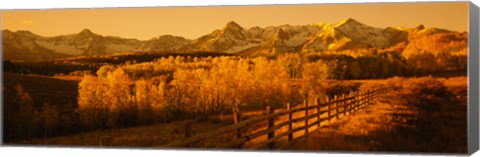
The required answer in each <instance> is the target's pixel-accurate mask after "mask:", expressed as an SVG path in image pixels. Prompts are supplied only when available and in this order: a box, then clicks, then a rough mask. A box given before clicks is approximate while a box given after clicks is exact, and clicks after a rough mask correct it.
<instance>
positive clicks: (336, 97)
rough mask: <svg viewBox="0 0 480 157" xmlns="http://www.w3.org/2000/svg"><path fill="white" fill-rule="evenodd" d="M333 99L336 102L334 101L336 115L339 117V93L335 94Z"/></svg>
mask: <svg viewBox="0 0 480 157" xmlns="http://www.w3.org/2000/svg"><path fill="white" fill-rule="evenodd" d="M333 101H334V102H335V103H334V104H335V117H337V119H338V115H339V114H338V107H339V106H338V104H339V103H338V96H337V95H335V96H333Z"/></svg>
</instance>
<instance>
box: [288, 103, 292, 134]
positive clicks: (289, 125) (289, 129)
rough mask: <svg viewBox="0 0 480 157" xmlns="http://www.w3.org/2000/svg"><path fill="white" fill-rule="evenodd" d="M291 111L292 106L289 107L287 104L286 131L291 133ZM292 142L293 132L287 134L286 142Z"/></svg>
mask: <svg viewBox="0 0 480 157" xmlns="http://www.w3.org/2000/svg"><path fill="white" fill-rule="evenodd" d="M291 110H292V106H290V103H288V102H287V111H288V112H289V113H288V122H289V123H288V131H289V132H290V131H292V130H293V124H292V115H293V114H292V112H290V111H291ZM292 141H293V132H290V133H289V134H288V142H292Z"/></svg>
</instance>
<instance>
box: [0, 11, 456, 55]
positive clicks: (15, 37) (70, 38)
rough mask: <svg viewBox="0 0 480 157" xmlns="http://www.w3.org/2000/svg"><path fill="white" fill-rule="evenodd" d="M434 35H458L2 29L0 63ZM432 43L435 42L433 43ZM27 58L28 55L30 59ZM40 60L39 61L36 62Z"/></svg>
mask: <svg viewBox="0 0 480 157" xmlns="http://www.w3.org/2000/svg"><path fill="white" fill-rule="evenodd" d="M439 33H459V32H455V31H450V30H446V29H440V28H435V27H429V28H426V27H425V26H423V25H419V26H417V27H415V28H404V27H386V28H377V27H372V26H368V25H366V24H363V23H361V22H359V21H357V20H355V19H353V18H347V19H344V20H342V21H340V22H339V23H336V24H329V23H324V22H321V23H312V24H307V25H296V26H292V25H288V24H285V25H279V26H268V27H263V28H262V27H258V26H254V27H251V28H248V29H247V28H244V27H242V26H241V25H240V24H238V23H236V22H235V21H229V22H227V23H226V24H225V25H224V27H222V28H220V29H216V30H213V31H212V32H211V33H209V34H205V35H203V36H201V37H199V38H196V39H187V38H184V37H181V36H174V35H168V34H167V35H160V36H157V37H153V38H151V39H149V40H138V39H134V38H122V37H116V36H103V35H100V34H96V33H94V32H93V31H91V30H90V29H87V28H85V29H83V30H81V31H80V32H78V33H74V34H68V35H59V36H52V37H44V36H41V35H37V34H35V33H32V32H30V31H26V30H18V31H15V32H13V31H10V30H8V29H4V30H2V37H3V40H2V44H3V47H4V48H3V51H4V58H5V59H10V60H42V59H51V58H59V57H64V56H93V55H104V54H113V53H119V52H138V51H155V52H166V51H168V52H175V51H178V52H186V51H191V52H197V51H202V52H223V53H230V54H240V55H249V56H262V55H267V56H271V55H278V54H282V53H287V52H297V53H302V52H325V51H343V50H350V49H369V48H379V49H384V48H388V47H392V46H394V45H396V44H399V43H403V42H405V43H409V42H410V41H413V40H416V39H419V38H422V37H425V36H431V35H434V34H439ZM436 41H437V40H436ZM28 54H31V55H33V57H32V56H30V57H25V56H28ZM36 55H37V56H41V57H36Z"/></svg>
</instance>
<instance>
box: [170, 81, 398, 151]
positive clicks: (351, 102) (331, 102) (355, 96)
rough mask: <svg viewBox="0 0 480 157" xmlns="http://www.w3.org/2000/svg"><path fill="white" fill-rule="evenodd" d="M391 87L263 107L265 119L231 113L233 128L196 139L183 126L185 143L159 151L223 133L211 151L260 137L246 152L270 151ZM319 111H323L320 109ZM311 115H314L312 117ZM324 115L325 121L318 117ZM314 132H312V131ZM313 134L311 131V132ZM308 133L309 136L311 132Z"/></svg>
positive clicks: (365, 102)
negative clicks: (296, 105) (260, 126)
mask: <svg viewBox="0 0 480 157" xmlns="http://www.w3.org/2000/svg"><path fill="white" fill-rule="evenodd" d="M395 89H396V88H395V87H385V88H378V89H371V90H366V91H359V92H352V93H350V94H348V95H345V94H343V95H340V96H337V95H335V96H334V97H333V99H330V98H328V97H326V102H325V103H320V100H319V99H318V98H317V99H315V101H314V103H313V105H309V102H308V101H307V100H304V103H303V106H301V107H299V108H293V107H292V106H291V105H290V104H289V103H287V104H286V109H285V110H281V111H279V112H274V110H273V109H272V108H271V107H270V106H267V107H266V112H265V113H266V115H262V116H258V117H253V118H250V119H246V120H243V121H241V118H240V113H237V112H234V113H233V119H234V124H232V125H229V126H225V127H222V128H219V129H217V130H214V131H210V132H206V133H202V134H199V135H196V136H191V133H190V131H191V130H190V126H189V125H186V129H185V130H186V132H185V136H186V139H184V140H182V141H177V142H173V143H169V144H166V145H163V146H161V147H163V148H169V147H191V146H192V145H194V144H196V143H199V142H201V141H205V140H208V139H215V138H218V137H219V136H220V135H225V134H227V133H233V135H234V136H233V137H232V139H231V140H228V141H227V142H224V143H220V144H216V145H215V146H213V147H214V148H244V144H245V143H246V142H249V141H251V140H253V139H256V138H258V137H261V136H265V135H266V136H267V138H266V140H265V141H261V142H260V143H257V144H254V145H253V146H249V147H246V148H251V149H259V148H268V149H274V148H275V145H274V144H275V142H276V141H278V140H279V139H281V138H283V137H287V138H286V140H287V141H288V142H292V141H293V140H294V139H298V138H303V137H306V136H308V135H309V129H310V128H311V127H314V126H317V128H316V129H318V128H320V123H321V122H325V121H331V120H332V119H334V118H335V119H339V118H340V116H342V117H343V116H347V115H348V114H351V113H354V112H356V111H358V110H360V109H362V108H364V107H366V106H368V105H370V104H372V103H373V101H374V100H375V98H376V97H377V96H378V95H379V94H384V93H387V92H389V91H392V90H395ZM322 108H326V109H323V110H322ZM299 112H304V113H305V116H303V117H296V118H294V114H295V113H299ZM312 112H314V113H312ZM322 115H326V117H325V116H324V117H322ZM281 116H286V119H287V120H286V121H280V122H277V124H275V119H278V118H279V117H281ZM265 122H266V123H267V127H266V128H265V129H258V130H256V131H254V132H253V133H250V134H247V133H245V132H242V131H243V130H245V128H246V127H248V126H252V125H255V124H258V123H265ZM302 122H303V123H304V124H303V125H302V126H300V127H296V128H295V127H293V124H295V123H302ZM283 127H287V128H288V129H287V131H285V132H281V133H278V134H276V131H279V129H280V128H283ZM316 129H315V130H316ZM315 130H314V131H315ZM300 131H303V132H305V134H303V135H301V136H298V137H294V133H297V132H300ZM314 131H311V132H310V133H312V132H314ZM190 136H191V137H190Z"/></svg>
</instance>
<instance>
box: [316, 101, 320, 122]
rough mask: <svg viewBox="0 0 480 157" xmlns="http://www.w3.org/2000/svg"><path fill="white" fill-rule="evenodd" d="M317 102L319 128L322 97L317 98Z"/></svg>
mask: <svg viewBox="0 0 480 157" xmlns="http://www.w3.org/2000/svg"><path fill="white" fill-rule="evenodd" d="M316 102H317V103H316V104H317V121H318V124H317V125H318V128H320V104H321V103H320V99H319V98H317V99H316Z"/></svg>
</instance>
